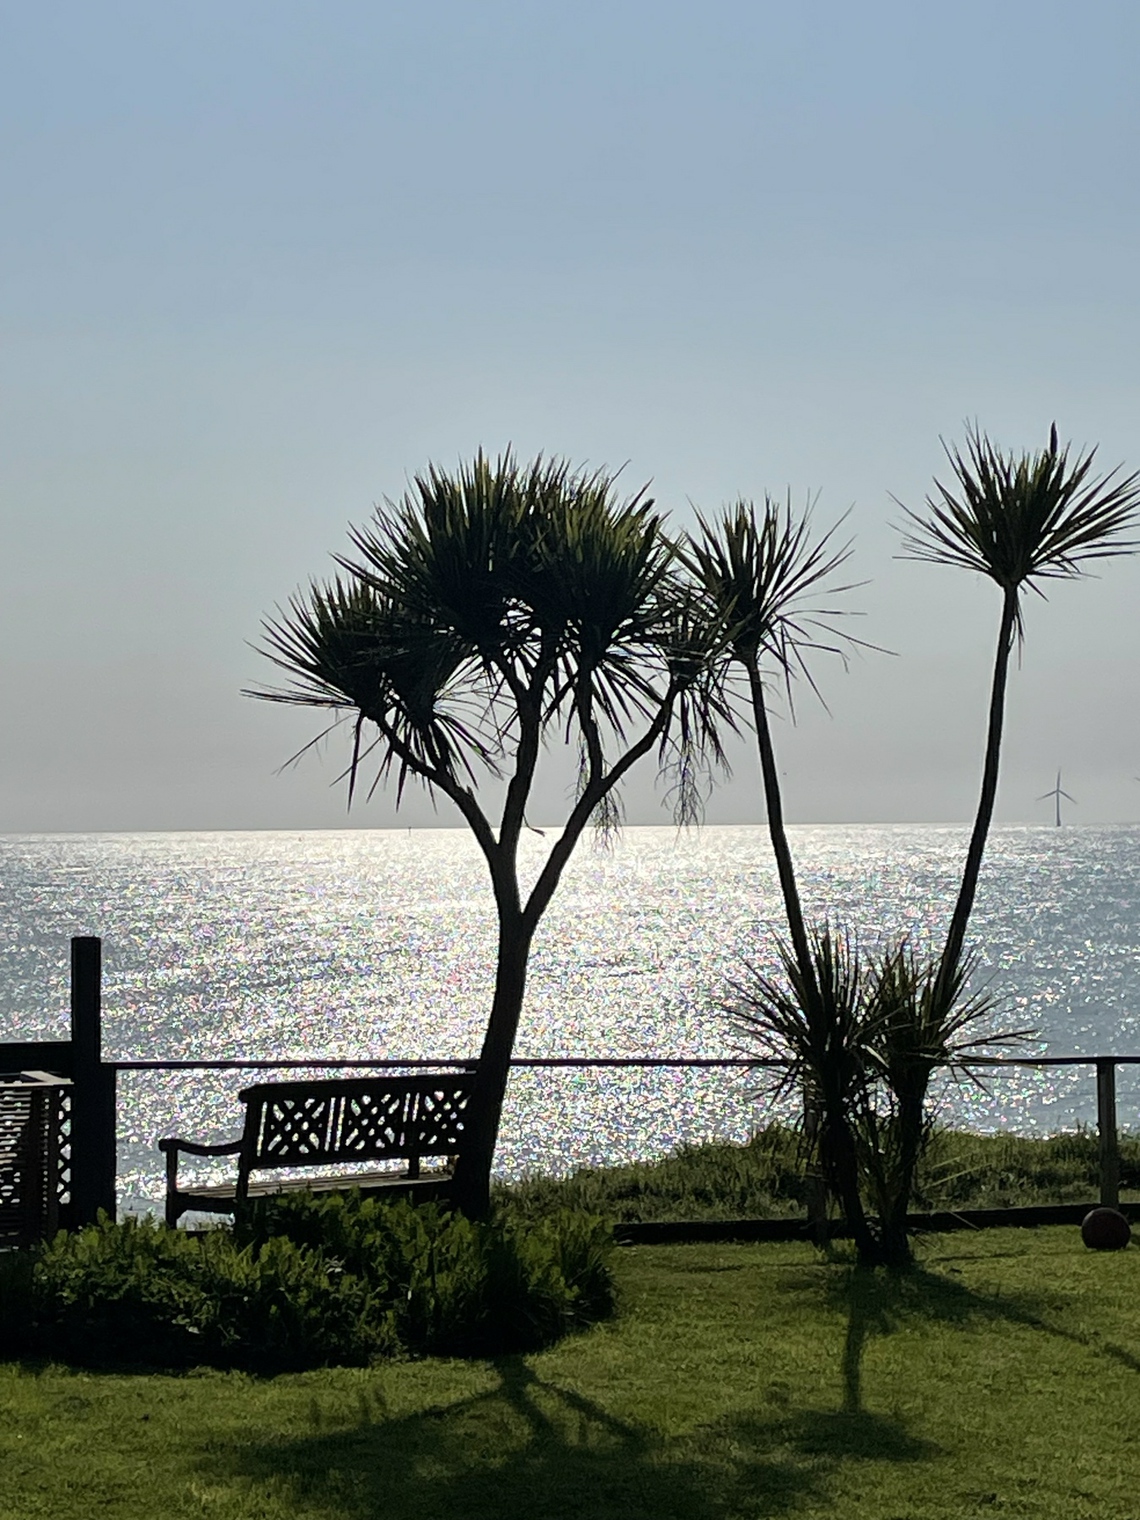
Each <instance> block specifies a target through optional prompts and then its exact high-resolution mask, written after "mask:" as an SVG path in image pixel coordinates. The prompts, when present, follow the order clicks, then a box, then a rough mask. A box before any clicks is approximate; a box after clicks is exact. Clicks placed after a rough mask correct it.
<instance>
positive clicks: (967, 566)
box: [903, 424, 1140, 1016]
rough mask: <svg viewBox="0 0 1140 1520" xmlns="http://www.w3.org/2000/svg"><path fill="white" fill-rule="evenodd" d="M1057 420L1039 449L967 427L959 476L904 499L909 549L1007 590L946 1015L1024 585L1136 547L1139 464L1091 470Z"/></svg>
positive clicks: (981, 849) (987, 812) (941, 986)
mask: <svg viewBox="0 0 1140 1520" xmlns="http://www.w3.org/2000/svg"><path fill="white" fill-rule="evenodd" d="M1069 449H1070V446H1069V445H1068V444H1066V445H1065V447H1064V448H1061V447H1060V446H1059V445H1058V442H1057V428H1056V424H1054V425H1053V426H1052V427H1051V429H1050V431H1049V442H1048V444H1047V446H1046V447H1045V448H1044V449H1042V450H1040V451H1039V452H1037V453H1022V454H1019V455H1017V454H1012V453H1003V452H1002V451H1001V450H1000V449H999V448H998V447H997V445H996V444H994V443H992V442H991V441H990V439H989V438H988V437H987V436H986V435H985V434H984V433H981V432H979V431H978V429H977V427H976V426H975V427H974V428H971V429H969V430H968V431H967V434H966V447H965V451H964V452H963V451H962V450H960V449H958V448H956V447H953V446H946V456H947V459H948V460H949V462H950V468H951V472H952V475H953V480H952V481H951V482H950V483H949V484H943V483H942V482H941V481H938V480H936V481H935V482H934V494H933V495H931V496H928V497H927V499H926V510H925V512H911V511H909V510H908V509H907V508H905V507H904V508H903V511H904V512H905V514H906V518H907V531H906V536H905V539H904V554H905V555H906V557H908V558H911V559H917V560H924V561H927V562H928V563H931V564H936V565H955V566H958V567H959V568H961V569H964V570H972V571H974V572H975V573H976V574H978V575H984V576H986V577H987V579H989V580H991V581H993V582H994V584H995V585H996V586H997V588H998V590H999V591H1000V593H1001V620H1000V622H999V625H998V638H997V650H996V653H995V657H994V669H993V679H992V683H991V688H990V706H989V721H988V726H987V732H986V749H985V759H984V762H983V766H982V785H981V793H980V795H979V798H978V808H977V813H976V815H975V818H974V827H973V829H972V831H971V834H970V842H969V846H968V848H967V851H966V860H965V864H964V866H963V870H962V880H961V884H960V886H959V889H958V897H957V900H956V902H955V904H954V912H953V914H952V915H951V919H950V927H949V930H948V931H947V935H946V943H945V945H944V947H943V950H942V955H941V958H940V962H939V969H938V976H937V980H936V982H935V985H934V987H933V988H932V989H931V997H932V999H933V1003H934V1006H935V1007H941V1008H942V1009H943V1010H944V1011H945V1013H946V1015H947V1016H949V1011H950V1008H951V1006H952V1004H953V1002H954V996H955V989H956V988H957V987H959V986H960V981H959V979H958V968H959V965H960V963H961V960H962V950H963V946H964V944H965V940H966V929H967V926H968V924H969V921H970V912H971V910H972V908H973V905H974V896H975V894H976V892H977V886H978V875H979V872H980V871H981V865H982V856H983V855H984V853H985V847H986V839H987V837H988V835H989V829H990V823H991V821H992V819H993V811H994V801H995V799H996V796H997V785H998V768H999V764H1000V759H1001V737H1002V723H1003V719H1004V716H1005V695H1006V684H1007V680H1008V675H1009V659H1010V655H1011V654H1012V652H1013V647H1014V644H1015V643H1018V644H1020V642H1021V640H1022V638H1023V637H1024V633H1025V626H1024V608H1023V597H1024V593H1025V592H1026V591H1033V592H1036V593H1037V594H1038V595H1039V596H1044V594H1045V589H1044V587H1045V583H1046V582H1048V581H1051V580H1072V579H1075V578H1076V577H1077V576H1079V575H1081V574H1083V573H1084V570H1085V567H1086V565H1087V564H1088V563H1089V561H1091V560H1098V559H1108V558H1112V557H1114V556H1117V555H1121V554H1128V553H1130V552H1131V551H1132V550H1133V548H1134V547H1135V545H1134V543H1133V542H1132V541H1130V540H1128V539H1127V538H1126V537H1125V535H1126V534H1127V533H1129V532H1130V531H1132V530H1133V529H1134V528H1135V526H1136V523H1137V511H1138V508H1140V472H1136V473H1133V474H1131V475H1127V476H1123V477H1122V476H1121V475H1120V470H1119V468H1117V469H1116V470H1113V471H1111V472H1110V473H1109V474H1107V475H1094V474H1093V462H1094V459H1095V455H1096V450H1095V449H1089V450H1087V451H1085V452H1083V453H1079V454H1078V455H1077V456H1076V457H1075V458H1074V459H1073V460H1072V461H1070V458H1069Z"/></svg>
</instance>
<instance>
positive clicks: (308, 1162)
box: [240, 1072, 475, 1175]
mask: <svg viewBox="0 0 1140 1520" xmlns="http://www.w3.org/2000/svg"><path fill="white" fill-rule="evenodd" d="M474 1081H475V1077H474V1073H473V1072H463V1073H459V1074H455V1073H448V1074H446V1075H444V1076H440V1075H438V1074H437V1075H431V1074H428V1075H422V1076H421V1075H416V1076H410V1077H355V1078H348V1079H345V1080H333V1081H321V1082H262V1083H259V1084H258V1085H257V1086H256V1087H247V1088H246V1089H245V1091H244V1092H243V1093H241V1094H240V1096H241V1099H242V1102H243V1103H244V1104H245V1105H246V1111H245V1133H244V1135H243V1140H242V1154H241V1169H242V1171H243V1173H245V1174H247V1175H248V1173H249V1171H250V1170H251V1169H253V1168H255V1167H278V1166H328V1165H329V1164H330V1163H336V1162H348V1161H385V1160H407V1161H410V1162H412V1163H414V1162H415V1161H416V1160H417V1158H418V1157H420V1156H454V1155H456V1154H458V1152H459V1151H460V1150H461V1149H462V1144H463V1120H464V1113H465V1111H466V1109H467V1104H468V1102H469V1101H470V1098H471V1090H472V1087H473V1085H474Z"/></svg>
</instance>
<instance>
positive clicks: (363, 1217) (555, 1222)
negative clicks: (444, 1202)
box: [237, 1193, 613, 1355]
mask: <svg viewBox="0 0 1140 1520" xmlns="http://www.w3.org/2000/svg"><path fill="white" fill-rule="evenodd" d="M237 1239H238V1240H239V1241H240V1242H242V1243H244V1244H246V1245H248V1246H249V1247H251V1248H253V1249H264V1248H265V1247H266V1246H267V1245H268V1244H269V1243H270V1242H272V1241H274V1240H287V1241H289V1242H290V1243H292V1244H293V1245H294V1246H297V1247H301V1248H309V1249H314V1248H319V1249H324V1250H326V1251H328V1252H330V1253H331V1255H332V1256H333V1257H334V1258H335V1259H336V1260H337V1261H338V1262H339V1263H340V1264H341V1265H342V1267H343V1269H344V1270H345V1271H346V1272H348V1273H351V1274H355V1275H358V1276H360V1277H362V1278H363V1279H365V1280H366V1281H368V1282H369V1284H370V1286H371V1287H372V1289H373V1291H374V1292H376V1293H377V1294H378V1295H379V1296H380V1298H382V1300H383V1301H384V1302H385V1303H386V1304H387V1305H388V1306H389V1307H390V1312H391V1314H392V1324H393V1329H394V1333H395V1334H396V1336H397V1338H398V1340H399V1342H400V1344H401V1345H403V1346H405V1347H407V1348H409V1349H411V1350H415V1351H452V1352H459V1353H464V1354H487V1355H491V1354H495V1353H497V1352H500V1351H527V1350H533V1349H535V1348H537V1347H539V1346H543V1345H548V1344H549V1343H550V1342H551V1341H553V1340H556V1339H557V1338H558V1337H559V1336H560V1335H563V1334H565V1333H566V1332H567V1331H569V1330H572V1329H575V1328H578V1327H580V1326H584V1325H588V1324H592V1323H593V1322H594V1321H595V1320H598V1319H603V1318H605V1317H606V1316H607V1315H608V1314H610V1313H611V1312H612V1310H613V1279H612V1276H611V1274H610V1269H609V1257H610V1253H611V1251H612V1249H613V1246H612V1240H611V1235H610V1231H609V1228H608V1227H607V1225H606V1224H605V1223H604V1222H603V1220H601V1219H600V1218H597V1217H594V1216H588V1215H584V1214H582V1213H578V1212H574V1211H572V1210H569V1209H565V1208H563V1209H556V1210H554V1211H552V1212H550V1213H547V1214H546V1215H544V1216H543V1217H542V1218H540V1219H528V1218H527V1217H526V1216H525V1215H523V1214H522V1213H520V1212H519V1211H517V1210H512V1209H510V1208H500V1209H498V1210H497V1211H496V1213H495V1215H494V1217H493V1218H492V1219H491V1220H490V1221H489V1222H487V1223H485V1224H474V1223H472V1222H471V1221H470V1220H467V1219H464V1218H462V1217H461V1216H459V1215H454V1214H451V1213H449V1212H448V1211H446V1210H444V1209H442V1208H440V1206H439V1205H437V1204H419V1205H418V1206H413V1205H412V1204H410V1203H407V1202H398V1203H386V1202H383V1201H382V1200H380V1199H376V1198H366V1197H362V1196H361V1195H360V1194H359V1193H328V1194H324V1195H318V1196H314V1195H312V1194H308V1193H292V1194H288V1193H284V1194H279V1195H278V1196H277V1197H273V1198H264V1199H259V1200H258V1201H257V1202H256V1203H255V1204H254V1205H253V1207H252V1208H251V1209H250V1210H249V1212H248V1214H247V1215H246V1217H245V1219H244V1220H243V1221H242V1223H241V1224H240V1225H239V1227H238V1232H237Z"/></svg>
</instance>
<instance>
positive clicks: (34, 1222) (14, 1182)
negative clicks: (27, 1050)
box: [0, 1078, 71, 1246]
mask: <svg viewBox="0 0 1140 1520" xmlns="http://www.w3.org/2000/svg"><path fill="white" fill-rule="evenodd" d="M64 1092H65V1089H64V1088H63V1087H61V1086H59V1085H55V1084H54V1083H53V1082H52V1080H51V1079H47V1080H46V1081H45V1082H44V1083H42V1084H40V1083H37V1082H36V1081H35V1080H34V1079H30V1078H29V1079H27V1080H14V1079H8V1080H7V1081H5V1080H3V1079H0V1244H2V1245H8V1246H11V1245H28V1244H31V1243H32V1242H34V1241H37V1240H42V1239H43V1237H44V1236H45V1235H48V1234H50V1233H51V1232H52V1231H54V1230H55V1229H56V1228H57V1226H58V1224H59V1219H60V1205H61V1203H63V1204H66V1203H67V1202H69V1201H70V1180H71V1175H70V1145H69V1135H67V1134H65V1133H64V1121H65V1113H64ZM69 1117H70V1110H69V1109H68V1118H69Z"/></svg>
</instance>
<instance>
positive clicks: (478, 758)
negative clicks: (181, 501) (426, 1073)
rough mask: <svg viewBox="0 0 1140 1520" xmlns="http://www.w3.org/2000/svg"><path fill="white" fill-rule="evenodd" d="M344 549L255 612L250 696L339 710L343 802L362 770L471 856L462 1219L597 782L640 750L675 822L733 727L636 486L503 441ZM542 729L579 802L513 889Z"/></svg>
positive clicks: (431, 479)
mask: <svg viewBox="0 0 1140 1520" xmlns="http://www.w3.org/2000/svg"><path fill="white" fill-rule="evenodd" d="M352 542H353V551H354V552H353V553H352V555H351V556H346V557H340V558H339V559H338V564H339V566H340V573H339V574H338V575H337V576H336V577H335V579H333V580H332V581H331V582H328V583H314V584H313V585H311V586H310V587H309V589H308V591H307V592H305V593H303V594H299V595H298V596H296V597H294V599H293V600H292V602H291V603H290V604H289V606H288V608H287V609H286V610H285V611H284V612H283V613H282V614H280V615H279V616H278V617H276V618H274V619H271V620H270V621H268V622H267V623H266V625H265V632H266V642H265V648H264V652H265V653H266V654H267V655H268V656H269V658H270V659H271V660H273V661H274V663H275V664H276V665H278V666H279V667H280V668H281V669H283V670H284V671H285V672H286V674H287V675H288V676H289V678H290V680H289V684H288V685H287V686H286V687H285V688H284V689H276V690H263V691H257V692H254V693H252V695H255V696H261V697H265V698H268V699H269V700H273V701H278V702H287V703H296V704H301V705H304V706H311V707H316V708H323V709H326V710H329V711H331V712H332V713H333V714H334V725H333V726H335V723H336V722H338V721H344V720H345V719H347V720H348V721H349V722H350V724H351V729H352V734H353V746H352V755H351V760H350V762H349V765H348V768H347V772H346V774H347V776H348V780H349V788H350V797H351V794H352V788H353V787H354V785H355V784H356V782H357V779H358V777H359V775H360V773H361V768H362V767H363V766H365V765H366V764H371V766H372V767H373V771H374V778H373V781H372V785H373V787H375V786H376V785H377V784H379V783H381V782H383V781H384V780H386V779H388V778H392V779H394V782H395V786H396V793H397V800H398V799H399V797H400V796H401V795H402V793H403V789H404V787H405V786H406V785H407V784H408V782H409V781H414V782H418V783H420V784H422V785H423V786H425V787H426V788H427V789H428V791H429V792H431V793H433V794H437V795H441V796H443V797H446V798H448V799H449V800H450V801H451V802H452V803H454V805H455V806H456V807H457V808H458V809H459V812H460V814H461V815H462V817H463V818H464V820H465V821H466V823H467V825H468V827H469V828H470V829H471V831H472V833H473V834H474V836H475V839H476V841H477V842H478V845H479V848H480V850H481V851H482V853H483V856H484V858H485V860H486V862H487V866H488V870H489V873H490V878H491V886H492V890H493V893H494V898H495V906H496V909H497V914H498V949H497V961H496V974H495V988H494V995H493V999H492V1003H491V1010H490V1015H489V1018H488V1023H487V1028H486V1034H485V1038H484V1041H483V1046H482V1051H481V1054H480V1059H479V1064H478V1068H477V1072H476V1079H475V1089H474V1093H473V1097H472V1101H471V1106H470V1109H469V1111H468V1127H467V1136H466V1143H465V1149H464V1153H463V1156H462V1157H461V1160H460V1163H459V1167H458V1170H457V1175H456V1181H455V1189H456V1197H457V1201H458V1203H459V1205H460V1207H462V1208H463V1209H464V1210H465V1211H466V1212H467V1213H469V1214H473V1215H479V1214H481V1213H483V1212H485V1210H486V1208H487V1206H488V1201H489V1188H490V1175H491V1165H492V1161H493V1157H494V1151H495V1144H496V1140H497V1136H498V1129H499V1120H500V1116H501V1112H502V1105H503V1099H504V1095H505V1092H506V1085H507V1078H508V1074H509V1068H510V1060H511V1054H512V1051H513V1049H514V1042H515V1036H516V1032H517V1030H518V1025H519V1018H520V1015H521V1012H522V1007H523V999H524V994H525V989H526V975H527V965H528V960H529V955H530V947H531V943H532V940H533V937H534V934H535V931H536V929H537V927H538V924H539V921H540V920H541V918H542V915H543V913H544V911H545V910H546V908H547V906H548V904H549V903H550V900H551V898H552V896H553V894H554V891H555V889H556V887H557V885H558V882H559V879H560V877H561V874H562V872H563V870H564V868H565V866H566V863H567V861H568V860H569V859H570V856H571V854H572V852H573V850H574V847H575V845H576V844H577V842H578V840H579V838H580V837H581V835H582V833H583V831H584V829H585V828H586V826H587V824H588V823H590V822H591V820H594V821H595V822H598V821H599V820H600V821H601V822H603V823H606V822H612V821H613V819H614V818H615V816H616V812H615V810H616V807H617V803H616V789H617V788H618V786H619V784H620V783H621V781H622V780H623V778H624V777H625V776H626V775H627V774H628V773H629V771H630V770H631V768H632V767H633V766H634V765H635V764H636V763H637V762H638V761H639V760H640V759H642V758H643V757H644V756H646V755H649V754H650V753H653V752H655V753H656V755H657V759H658V763H659V765H660V766H661V767H662V768H663V769H664V770H665V771H666V772H667V773H668V772H671V773H672V775H673V777H674V781H675V786H674V796H675V801H676V804H677V808H678V811H679V812H680V813H681V814H682V815H685V816H688V815H691V814H692V813H693V811H694V809H695V808H696V807H697V805H698V798H697V797H696V786H697V782H698V780H699V777H700V776H701V774H702V767H706V766H707V765H708V764H710V763H715V762H719V761H720V760H722V758H723V757H722V754H721V748H720V740H719V737H718V725H719V724H720V723H722V722H724V721H731V719H730V715H729V713H728V710H727V708H726V707H725V705H724V702H723V699H722V698H721V696H720V695H719V693H718V686H717V682H716V679H715V664H716V662H715V659H714V646H713V643H712V630H710V629H709V628H708V626H707V622H706V621H705V620H704V619H703V618H702V615H701V611H700V608H699V607H698V605H697V602H696V599H695V598H694V597H693V595H692V594H691V593H690V592H689V591H688V590H687V589H686V586H685V584H684V581H683V578H682V576H681V574H680V573H679V565H678V560H677V555H676V550H675V547H674V545H673V544H672V542H671V541H670V540H669V539H668V538H667V536H666V534H665V532H664V528H663V519H662V517H661V515H660V514H659V513H658V512H656V511H655V510H654V508H653V504H652V502H651V501H650V500H649V499H648V498H647V497H646V496H645V495H644V493H638V494H637V495H634V496H632V497H630V498H629V499H625V500H622V499H619V498H618V496H617V494H616V492H615V488H614V481H613V479H612V477H611V476H609V475H607V474H606V473H604V472H603V471H598V472H595V473H592V474H591V473H583V472H575V471H574V470H572V469H571V468H570V467H569V466H568V465H567V464H566V463H565V462H564V461H560V460H551V459H543V458H541V457H540V458H538V459H536V460H534V461H533V462H532V463H530V464H526V465H520V464H519V463H517V462H516V461H515V459H514V458H513V457H512V456H511V455H509V454H508V455H504V456H502V457H500V458H499V459H498V460H497V461H495V462H492V461H491V460H489V459H488V458H486V457H485V456H484V455H482V454H479V455H478V456H477V457H476V459H475V460H474V461H473V462H472V463H470V464H468V465H464V466H461V467H460V468H459V469H458V470H457V471H456V472H454V473H448V472H446V471H444V470H441V469H437V468H435V467H430V468H429V469H428V470H427V471H426V472H425V473H424V474H423V475H420V476H417V477H416V478H415V481H414V483H413V485H412V488H411V489H410V490H409V491H408V492H407V493H406V494H405V496H404V497H403V498H402V499H401V500H400V501H399V502H388V503H386V504H385V505H384V506H383V507H381V508H380V509H378V510H377V512H376V514H375V516H374V518H373V520H372V521H371V522H370V523H369V525H368V526H367V527H365V528H363V529H360V530H358V531H356V532H354V533H353V534H352ZM326 732H327V730H326ZM560 741H562V742H566V743H569V744H571V745H573V746H575V747H576V749H577V752H578V760H579V782H578V789H577V795H576V797H575V799H574V801H573V802H572V804H570V805H569V807H568V812H567V816H566V817H565V819H564V821H563V823H562V825H561V829H560V832H559V833H558V835H557V837H556V838H555V840H554V841H553V843H552V845H551V846H550V848H549V850H548V853H547V855H546V859H545V861H544V863H543V865H542V868H541V869H540V871H539V872H538V876H537V878H536V880H535V881H534V884H533V886H531V888H530V890H529V891H528V892H526V893H524V892H523V890H522V888H521V885H520V881H519V871H518V851H519V842H520V839H521V836H522V833H523V830H524V828H525V827H527V808H528V803H529V801H530V798H531V795H532V792H533V787H534V782H535V778H536V773H537V769H538V765H539V760H540V757H541V755H542V752H543V749H544V747H546V746H547V745H548V744H550V743H558V742H560ZM496 780H498V781H500V782H502V783H505V787H504V790H503V792H502V800H501V803H500V805H499V806H498V808H497V809H496V813H495V814H493V813H492V810H491V808H490V806H489V804H488V803H487V801H486V785H487V783H489V782H494V781H496Z"/></svg>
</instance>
